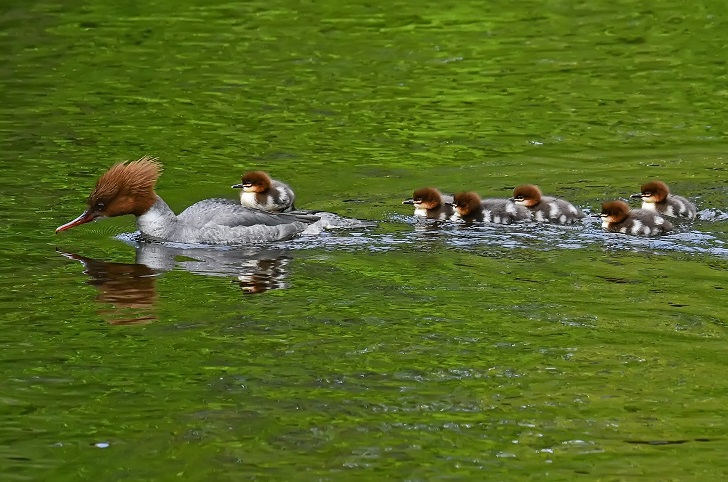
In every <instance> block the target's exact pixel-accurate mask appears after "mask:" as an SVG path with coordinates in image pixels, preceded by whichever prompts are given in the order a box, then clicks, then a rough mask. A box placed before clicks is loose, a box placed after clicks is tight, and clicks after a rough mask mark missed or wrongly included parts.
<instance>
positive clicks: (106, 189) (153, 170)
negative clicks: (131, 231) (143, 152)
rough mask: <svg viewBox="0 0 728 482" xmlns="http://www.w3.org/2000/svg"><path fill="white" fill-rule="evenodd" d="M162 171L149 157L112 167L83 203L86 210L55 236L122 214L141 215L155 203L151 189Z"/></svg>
mask: <svg viewBox="0 0 728 482" xmlns="http://www.w3.org/2000/svg"><path fill="white" fill-rule="evenodd" d="M161 172H162V165H161V164H160V163H159V162H158V159H157V158H156V157H151V156H144V157H142V158H141V159H138V160H136V161H126V162H120V163H118V164H114V165H113V166H112V167H111V168H110V169H109V170H108V171H106V172H105V173H104V174H102V175H101V177H100V178H99V180H98V181H97V182H96V187H94V190H93V192H91V195H90V196H89V197H88V199H87V200H86V205H87V208H86V211H84V212H83V214H81V215H80V216H79V217H77V218H76V219H74V220H73V221H70V222H68V223H66V224H64V225H62V226H59V227H58V228H56V233H59V232H61V231H65V230H67V229H71V228H73V227H75V226H79V225H81V224H85V223H88V222H90V221H93V220H94V219H97V218H102V217H114V216H123V215H124V214H133V215H135V216H141V215H142V214H144V213H146V212H147V211H148V210H149V209H150V208H151V207H152V205H153V204H154V203H155V202H156V199H157V195H156V194H155V192H154V186H155V184H156V183H157V179H158V178H159V175H160V174H161Z"/></svg>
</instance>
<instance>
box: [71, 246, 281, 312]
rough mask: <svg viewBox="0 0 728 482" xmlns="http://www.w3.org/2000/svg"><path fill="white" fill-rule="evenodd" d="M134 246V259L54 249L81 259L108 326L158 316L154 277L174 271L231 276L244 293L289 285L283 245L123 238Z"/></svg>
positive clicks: (72, 257) (78, 259)
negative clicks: (165, 242)
mask: <svg viewBox="0 0 728 482" xmlns="http://www.w3.org/2000/svg"><path fill="white" fill-rule="evenodd" d="M122 240H123V241H124V242H126V243H127V244H131V245H133V246H134V248H135V249H136V256H135V262H134V263H116V262H108V261H104V260H102V259H95V258H89V257H87V256H83V255H80V254H75V253H69V252H64V251H61V250H58V249H57V252H58V253H59V254H60V255H61V256H63V257H65V258H68V259H71V260H74V261H78V262H80V263H81V264H82V265H83V267H84V273H85V274H86V275H88V277H89V280H88V281H87V283H88V284H90V285H91V286H94V287H95V288H96V289H97V290H98V295H97V297H96V301H97V302H98V303H99V304H100V305H101V306H99V308H98V313H99V315H101V317H102V318H103V319H104V320H106V321H107V322H108V323H110V324H114V325H119V324H145V323H151V322H153V321H155V320H156V319H157V316H156V313H155V306H156V302H157V300H158V298H159V294H158V292H157V286H156V280H157V278H158V277H159V276H160V275H161V274H163V273H165V272H167V271H171V270H173V269H182V270H185V271H188V272H190V273H193V274H196V275H203V276H216V277H226V278H231V279H232V280H233V282H235V283H236V284H237V285H238V286H239V287H240V290H241V292H242V293H244V294H253V293H263V292H265V291H268V290H275V289H284V288H288V286H289V282H288V264H289V263H290V261H291V259H292V258H291V256H290V255H289V253H288V251H287V250H286V249H278V248H271V247H260V248H246V249H240V248H238V249H224V250H221V249H215V248H200V247H195V248H190V247H181V246H165V245H161V244H150V243H140V242H136V241H133V240H130V239H122Z"/></svg>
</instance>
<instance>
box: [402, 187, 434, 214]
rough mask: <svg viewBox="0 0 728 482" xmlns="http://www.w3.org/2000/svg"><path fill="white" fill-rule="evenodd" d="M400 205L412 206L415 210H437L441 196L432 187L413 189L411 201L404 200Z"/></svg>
mask: <svg viewBox="0 0 728 482" xmlns="http://www.w3.org/2000/svg"><path fill="white" fill-rule="evenodd" d="M402 204H414V206H415V209H437V208H439V207H440V206H441V205H442V195H441V194H440V191H438V190H437V189H435V188H434V187H423V188H420V189H415V191H414V192H413V193H412V199H405V200H404V201H402Z"/></svg>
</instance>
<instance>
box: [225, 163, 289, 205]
mask: <svg viewBox="0 0 728 482" xmlns="http://www.w3.org/2000/svg"><path fill="white" fill-rule="evenodd" d="M232 187H233V188H234V189H242V191H240V204H242V205H243V206H246V207H249V208H258V209H262V210H264V211H271V212H276V213H282V212H285V211H293V210H295V209H296V208H295V207H294V206H293V201H294V200H295V199H296V195H295V194H293V189H291V188H290V186H288V185H287V184H284V183H282V182H281V181H277V180H275V179H271V178H270V176H269V175H268V174H266V173H265V172H263V171H250V172H246V173H245V174H243V178H242V182H241V183H240V184H235V185H233V186H232Z"/></svg>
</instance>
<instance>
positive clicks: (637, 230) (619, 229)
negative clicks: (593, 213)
mask: <svg viewBox="0 0 728 482" xmlns="http://www.w3.org/2000/svg"><path fill="white" fill-rule="evenodd" d="M600 217H601V218H602V227H603V228H604V229H605V230H607V231H610V232H613V233H622V234H633V235H635V236H657V235H659V234H665V233H667V232H668V231H672V223H670V221H667V220H666V219H665V218H663V217H662V216H660V215H659V214H658V213H656V212H655V211H650V210H647V209H633V210H630V209H629V205H628V204H627V203H626V202H624V201H609V202H606V203H603V204H602V212H601V214H600Z"/></svg>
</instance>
